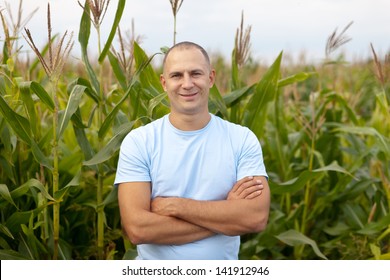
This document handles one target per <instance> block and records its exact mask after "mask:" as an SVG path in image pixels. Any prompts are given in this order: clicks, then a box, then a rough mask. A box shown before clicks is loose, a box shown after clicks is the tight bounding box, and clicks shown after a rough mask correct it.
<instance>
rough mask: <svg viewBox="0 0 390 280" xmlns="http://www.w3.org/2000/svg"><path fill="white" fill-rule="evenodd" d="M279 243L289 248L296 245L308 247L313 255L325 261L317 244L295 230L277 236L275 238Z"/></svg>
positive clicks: (325, 258)
mask: <svg viewBox="0 0 390 280" xmlns="http://www.w3.org/2000/svg"><path fill="white" fill-rule="evenodd" d="M275 237H276V238H277V239H279V240H280V241H282V242H284V243H286V244H287V245H290V246H298V245H310V246H311V247H312V249H313V251H314V253H315V254H316V255H317V256H318V257H320V258H321V259H324V260H327V259H328V258H327V257H326V256H325V255H324V254H323V253H322V252H321V251H320V249H319V248H318V246H317V243H316V242H315V241H314V240H313V239H310V238H309V237H307V236H306V235H304V234H302V233H300V232H298V231H296V230H292V229H291V230H288V231H285V232H283V233H281V234H279V235H277V236H275Z"/></svg>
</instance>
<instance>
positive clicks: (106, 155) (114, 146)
mask: <svg viewBox="0 0 390 280" xmlns="http://www.w3.org/2000/svg"><path fill="white" fill-rule="evenodd" d="M134 123H135V121H132V122H129V123H126V124H123V125H122V126H121V127H120V129H119V132H118V133H117V134H116V135H114V136H113V137H112V138H111V140H110V141H109V142H108V143H107V145H106V146H105V147H104V148H103V149H102V150H100V151H99V152H98V153H97V154H96V155H95V156H94V157H93V158H91V159H90V160H88V161H85V162H84V165H96V164H100V163H102V162H105V161H106V160H108V159H110V158H111V157H112V156H113V155H114V154H115V152H116V151H118V150H119V148H120V145H121V143H122V140H123V138H125V136H126V135H127V134H128V133H129V132H130V131H131V129H132V128H133V126H134Z"/></svg>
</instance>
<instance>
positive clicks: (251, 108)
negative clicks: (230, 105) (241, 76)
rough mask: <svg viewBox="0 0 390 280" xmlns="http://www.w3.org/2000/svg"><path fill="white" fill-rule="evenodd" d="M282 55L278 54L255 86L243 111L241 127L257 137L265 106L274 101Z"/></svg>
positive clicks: (263, 119) (260, 128)
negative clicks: (247, 128)
mask: <svg viewBox="0 0 390 280" xmlns="http://www.w3.org/2000/svg"><path fill="white" fill-rule="evenodd" d="M281 61H282V53H280V54H279V56H278V57H277V59H276V60H275V62H274V63H273V64H272V65H271V67H270V68H269V69H268V70H267V72H266V73H265V74H264V76H263V78H262V79H261V80H260V82H259V83H258V84H257V86H256V90H255V93H254V94H253V95H252V97H251V98H250V100H249V101H248V104H247V105H246V107H245V110H244V116H243V125H245V126H247V127H249V128H250V129H251V130H252V131H253V132H254V133H255V134H256V135H257V136H260V135H262V133H263V129H264V123H265V120H266V115H267V114H266V113H267V108H266V106H267V104H268V102H270V101H272V100H274V99H275V97H276V94H277V91H278V85H277V83H278V78H279V74H280V64H281Z"/></svg>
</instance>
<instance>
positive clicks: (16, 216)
mask: <svg viewBox="0 0 390 280" xmlns="http://www.w3.org/2000/svg"><path fill="white" fill-rule="evenodd" d="M46 207H47V205H42V206H39V207H37V208H35V209H33V210H29V211H23V212H14V213H13V214H12V215H11V216H9V217H8V219H7V221H6V223H5V226H6V227H7V228H8V229H9V231H10V232H11V233H12V234H13V235H15V234H16V233H18V232H19V231H20V225H22V224H27V223H28V222H29V221H30V218H31V215H33V216H34V217H36V216H37V215H38V214H39V213H41V212H42V210H43V209H45V208H46Z"/></svg>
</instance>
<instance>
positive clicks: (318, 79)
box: [0, 0, 390, 260]
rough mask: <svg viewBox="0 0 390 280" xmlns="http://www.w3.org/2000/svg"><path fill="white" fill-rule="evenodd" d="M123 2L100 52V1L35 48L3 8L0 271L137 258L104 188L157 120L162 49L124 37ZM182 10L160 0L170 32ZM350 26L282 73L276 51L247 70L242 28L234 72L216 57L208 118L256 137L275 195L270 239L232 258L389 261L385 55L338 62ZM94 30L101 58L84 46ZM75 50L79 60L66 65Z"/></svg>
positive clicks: (389, 94) (247, 239) (261, 238)
mask: <svg viewBox="0 0 390 280" xmlns="http://www.w3.org/2000/svg"><path fill="white" fill-rule="evenodd" d="M125 2H126V1H125V0H119V1H118V6H117V8H116V14H115V18H114V19H108V18H106V19H105V24H112V28H111V32H110V34H108V36H107V40H106V41H105V42H102V40H101V34H100V25H101V24H102V23H103V18H104V15H105V10H106V8H107V5H110V1H88V0H87V1H85V3H79V4H80V7H79V8H80V9H84V13H83V15H82V18H81V19H80V30H79V34H76V35H77V38H76V35H75V34H69V33H65V34H62V35H59V34H52V23H51V19H50V6H48V19H47V26H45V25H44V24H43V26H42V28H47V31H48V32H47V33H48V40H47V44H46V45H45V46H44V47H43V48H39V47H37V46H36V45H35V43H34V34H31V32H30V31H29V30H28V28H27V26H28V25H26V26H23V25H22V24H20V22H23V21H22V20H18V21H16V23H15V24H14V23H10V22H9V21H7V17H6V15H7V9H0V11H1V20H2V29H3V31H4V32H3V34H1V35H0V40H1V44H2V52H1V54H0V58H1V68H0V210H1V215H0V259H3V260H4V259H43V260H45V259H67V260H69V259H77V260H85V259H133V258H134V256H135V254H136V252H135V246H134V245H133V244H131V243H130V242H129V241H128V240H126V239H125V238H124V236H123V235H122V231H121V222H120V216H119V210H118V203H117V190H116V188H115V187H114V186H113V182H114V177H115V172H116V164H117V160H118V151H119V146H120V144H121V141H122V139H123V138H124V137H125V135H126V134H127V133H128V132H129V131H131V130H132V129H133V128H135V127H139V126H141V125H144V124H146V123H149V122H150V121H152V120H155V119H157V118H160V117H162V116H163V115H165V114H167V113H168V112H169V102H168V100H167V97H166V94H165V93H164V91H163V89H162V87H161V85H160V81H159V74H160V73H161V67H158V66H154V65H155V64H153V63H152V62H153V61H154V60H155V59H156V58H157V57H161V56H162V55H163V52H164V49H162V53H157V54H146V52H145V51H144V50H143V49H142V47H141V45H142V44H141V43H140V42H138V40H137V38H136V36H135V35H134V33H133V34H132V36H131V37H130V38H128V37H126V36H124V33H123V32H121V30H120V28H119V25H120V20H121V17H122V14H123V10H124V6H125ZM182 2H183V1H170V4H171V5H172V11H173V16H174V18H175V28H174V30H176V14H177V13H178V11H179V9H180V6H181V4H182ZM168 8H169V6H168ZM30 16H33V15H32V14H30V15H28V16H27V18H28V17H30ZM110 21H112V22H110ZM347 28H348V26H347V27H346V28H345V29H344V30H343V32H341V33H340V34H337V33H333V34H331V36H329V40H328V44H327V45H326V47H325V50H326V51H325V55H324V60H323V62H322V63H320V64H318V65H312V64H299V65H296V64H289V65H287V66H284V63H283V62H284V60H283V58H284V53H283V52H280V54H279V55H278V56H277V57H276V58H275V60H274V62H273V63H272V64H271V65H270V66H264V65H260V64H258V63H256V62H255V61H253V60H250V59H248V57H249V55H250V54H249V52H248V51H249V46H250V28H246V29H245V28H244V26H243V21H242V22H241V25H240V26H239V27H238V28H237V34H236V41H235V42H234V46H232V56H231V63H230V62H229V63H226V61H225V60H223V59H222V58H218V57H212V60H213V62H214V67H215V68H216V72H217V85H215V86H214V87H213V88H212V89H211V92H210V102H209V109H210V112H212V113H213V114H216V115H218V116H221V117H222V118H224V119H226V120H229V121H232V122H235V123H239V124H242V125H245V126H247V127H249V128H250V129H251V130H252V131H253V132H254V133H255V134H256V135H257V137H258V138H259V140H260V142H261V144H262V148H263V153H264V161H265V164H266V167H267V171H268V174H269V183H270V188H271V195H272V205H271V212H270V213H271V214H270V219H269V224H268V227H267V228H266V230H265V231H264V232H261V233H259V234H249V235H245V236H242V237H241V241H242V242H241V243H242V244H241V248H240V255H239V256H240V259H334V260H337V259H365V260H367V259H390V213H389V212H390V107H389V101H390V56H389V55H386V56H385V57H379V56H378V55H377V54H376V52H375V49H374V46H371V48H372V59H368V60H367V61H356V62H352V63H347V62H345V61H344V58H343V55H342V54H341V55H339V56H335V53H336V50H337V48H338V47H339V46H340V45H341V44H344V43H347V41H348V38H347V37H346V32H347ZM92 32H96V34H97V36H98V38H99V41H98V45H97V46H91V45H89V39H90V36H91V33H92ZM175 32H176V31H174V41H175V35H176V33H175ZM22 41H23V42H24V43H23V45H25V46H24V49H23V51H27V50H28V51H29V52H30V54H31V55H30V56H29V57H30V59H27V60H26V59H23V57H22V55H21V54H22V49H21V48H20V47H19V46H20V45H21V42H22ZM25 42H27V44H26V43H25ZM114 42H119V47H116V48H114ZM74 44H79V45H80V47H81V58H82V59H81V61H79V62H74V61H71V60H70V59H69V54H70V53H71V51H72V48H73V47H74ZM89 48H94V49H97V50H98V56H97V57H96V58H94V57H93V56H91V55H89V53H88V49H89Z"/></svg>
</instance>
